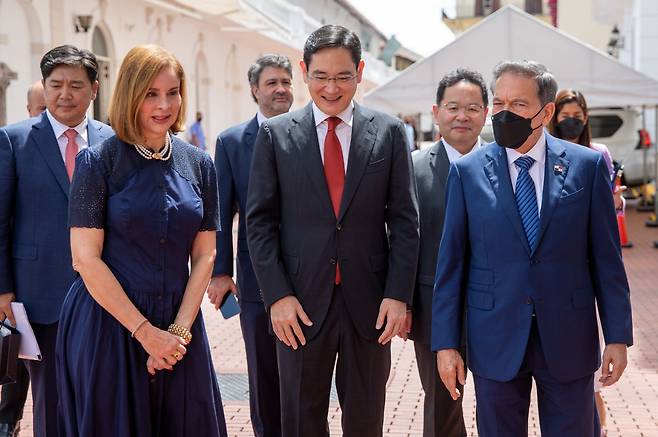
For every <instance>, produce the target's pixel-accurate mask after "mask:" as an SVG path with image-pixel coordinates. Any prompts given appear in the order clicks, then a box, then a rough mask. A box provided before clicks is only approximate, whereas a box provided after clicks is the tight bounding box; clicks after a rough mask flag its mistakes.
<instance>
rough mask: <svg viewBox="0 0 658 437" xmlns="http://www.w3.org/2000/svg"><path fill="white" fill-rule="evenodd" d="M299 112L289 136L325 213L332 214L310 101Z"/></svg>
mask: <svg viewBox="0 0 658 437" xmlns="http://www.w3.org/2000/svg"><path fill="white" fill-rule="evenodd" d="M301 114H302V115H301V116H300V118H299V119H297V118H293V122H294V124H293V125H292V126H291V127H290V130H289V134H290V138H291V140H292V144H294V145H295V146H296V147H297V148H298V149H299V152H300V153H301V162H302V166H303V167H304V169H305V171H306V174H307V176H308V179H309V180H310V182H311V185H312V186H313V188H314V189H315V191H316V192H317V193H318V195H319V196H320V203H322V204H324V205H326V208H327V213H330V214H331V215H334V210H333V207H332V206H331V198H330V197H329V189H328V188H327V181H326V180H325V177H324V166H323V165H322V156H320V146H319V145H318V132H317V130H316V128H315V120H314V119H313V108H312V106H311V103H309V104H308V105H307V106H306V108H305V109H304V111H302V112H301Z"/></svg>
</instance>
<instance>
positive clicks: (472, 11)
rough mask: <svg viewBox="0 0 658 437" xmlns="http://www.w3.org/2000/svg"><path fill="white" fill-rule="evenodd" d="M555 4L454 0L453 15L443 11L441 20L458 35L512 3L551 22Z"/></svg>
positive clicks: (545, 1)
mask: <svg viewBox="0 0 658 437" xmlns="http://www.w3.org/2000/svg"><path fill="white" fill-rule="evenodd" d="M555 4H557V0H455V16H454V17H448V16H447V15H446V14H445V12H444V15H443V22H444V23H445V24H446V26H448V27H449V28H450V30H452V31H453V32H454V33H455V35H458V34H460V33H462V32H465V31H466V30H468V29H469V28H470V27H472V26H473V25H475V24H477V23H479V22H480V21H481V20H482V19H483V18H485V17H487V16H489V15H491V14H492V13H494V12H496V11H497V10H498V9H500V8H502V7H504V6H507V5H514V6H516V7H517V8H519V9H521V10H523V11H526V12H527V13H529V14H532V15H535V16H536V17H537V18H539V19H541V20H543V21H545V22H546V23H548V24H551V23H553V16H554V13H555V6H554V5H555Z"/></svg>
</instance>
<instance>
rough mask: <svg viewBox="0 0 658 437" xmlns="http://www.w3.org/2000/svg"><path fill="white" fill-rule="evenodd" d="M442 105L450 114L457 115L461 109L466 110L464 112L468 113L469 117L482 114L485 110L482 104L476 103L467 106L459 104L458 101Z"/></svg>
mask: <svg viewBox="0 0 658 437" xmlns="http://www.w3.org/2000/svg"><path fill="white" fill-rule="evenodd" d="M441 107H442V108H443V109H445V110H446V111H447V112H448V114H450V115H457V114H458V113H459V110H460V109H463V110H464V113H465V114H466V115H468V116H469V117H475V116H478V115H480V114H482V111H483V110H484V106H482V105H476V104H470V105H466V106H459V105H458V104H456V103H443V104H441Z"/></svg>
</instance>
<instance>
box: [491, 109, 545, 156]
mask: <svg viewBox="0 0 658 437" xmlns="http://www.w3.org/2000/svg"><path fill="white" fill-rule="evenodd" d="M544 106H545V105H544ZM544 106H542V107H541V108H540V109H539V111H537V113H536V114H535V115H533V116H532V117H530V118H525V117H521V116H520V115H518V114H515V113H513V112H512V111H507V110H505V111H500V112H498V113H496V114H494V115H493V116H492V117H491V122H492V124H493V131H494V139H495V140H496V143H497V144H498V145H499V146H503V147H507V148H509V149H518V148H519V147H521V145H523V143H525V141H526V140H527V139H528V137H529V136H530V135H531V134H532V133H533V132H534V131H535V130H537V129H539V128H540V127H542V126H543V125H541V124H540V125H539V126H537V127H535V128H533V127H532V120H533V119H534V118H535V117H536V116H537V115H539V113H540V112H541V111H542V110H543V109H544Z"/></svg>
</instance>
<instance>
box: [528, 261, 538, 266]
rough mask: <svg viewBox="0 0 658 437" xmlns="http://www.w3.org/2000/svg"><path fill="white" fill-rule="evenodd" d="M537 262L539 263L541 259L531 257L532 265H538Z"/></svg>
mask: <svg viewBox="0 0 658 437" xmlns="http://www.w3.org/2000/svg"><path fill="white" fill-rule="evenodd" d="M537 264H539V261H538V260H536V259H531V260H530V265H531V266H535V265H537Z"/></svg>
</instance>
